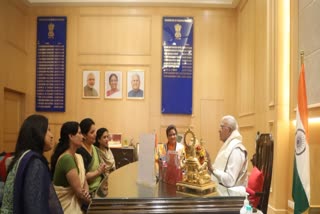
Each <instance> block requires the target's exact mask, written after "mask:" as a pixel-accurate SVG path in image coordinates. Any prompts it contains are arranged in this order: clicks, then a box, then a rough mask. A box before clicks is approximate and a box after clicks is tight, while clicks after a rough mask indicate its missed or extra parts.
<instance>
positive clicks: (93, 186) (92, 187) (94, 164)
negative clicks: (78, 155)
mask: <svg viewBox="0 0 320 214" xmlns="http://www.w3.org/2000/svg"><path fill="white" fill-rule="evenodd" d="M99 166H100V161H99V155H98V153H97V150H96V147H95V146H93V149H92V160H91V163H90V167H89V169H90V172H91V171H94V170H97V169H98V168H99ZM101 180H102V176H98V177H96V178H95V179H94V180H93V181H91V182H89V192H94V191H96V190H97V188H98V187H99V185H100V182H101Z"/></svg>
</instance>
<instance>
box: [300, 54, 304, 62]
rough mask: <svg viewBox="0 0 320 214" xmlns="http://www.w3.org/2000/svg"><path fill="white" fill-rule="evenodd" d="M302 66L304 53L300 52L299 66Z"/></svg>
mask: <svg viewBox="0 0 320 214" xmlns="http://www.w3.org/2000/svg"><path fill="white" fill-rule="evenodd" d="M303 64H304V51H300V65H303Z"/></svg>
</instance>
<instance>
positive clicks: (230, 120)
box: [221, 115, 239, 131]
mask: <svg viewBox="0 0 320 214" xmlns="http://www.w3.org/2000/svg"><path fill="white" fill-rule="evenodd" d="M221 121H223V122H225V123H226V124H227V125H228V127H230V129H231V130H232V131H234V130H238V128H239V127H238V123H237V121H236V119H235V118H234V117H233V116H231V115H226V116H223V117H222V119H221Z"/></svg>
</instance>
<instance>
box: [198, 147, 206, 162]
mask: <svg viewBox="0 0 320 214" xmlns="http://www.w3.org/2000/svg"><path fill="white" fill-rule="evenodd" d="M196 156H197V158H198V160H199V162H200V164H203V163H204V161H205V157H206V150H205V149H204V147H203V146H202V145H201V144H198V145H196Z"/></svg>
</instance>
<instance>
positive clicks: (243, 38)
mask: <svg viewBox="0 0 320 214" xmlns="http://www.w3.org/2000/svg"><path fill="white" fill-rule="evenodd" d="M238 18H239V19H238V23H239V26H238V29H239V38H238V41H239V43H238V46H239V55H238V59H239V64H238V66H239V67H238V74H237V75H238V91H239V96H238V103H239V106H238V108H239V115H240V116H243V115H247V114H252V113H253V112H254V101H255V90H254V86H255V70H254V68H255V67H254V65H255V63H254V60H255V52H254V50H255V46H254V45H255V21H254V20H255V1H247V2H246V3H245V5H243V7H242V9H241V10H240V12H239V17H238Z"/></svg>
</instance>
